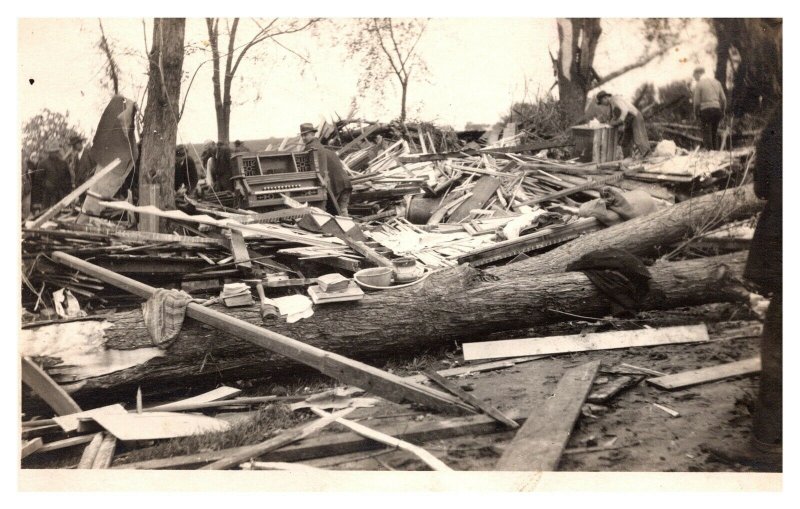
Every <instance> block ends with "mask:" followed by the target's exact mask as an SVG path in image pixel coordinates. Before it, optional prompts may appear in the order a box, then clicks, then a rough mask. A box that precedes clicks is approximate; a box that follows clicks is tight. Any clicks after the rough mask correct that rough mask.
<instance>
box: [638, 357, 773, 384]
mask: <svg viewBox="0 0 800 509" xmlns="http://www.w3.org/2000/svg"><path fill="white" fill-rule="evenodd" d="M759 371H761V358H760V357H753V358H751V359H745V360H743V361H737V362H730V363H727V364H720V365H718V366H711V367H708V368H701V369H695V370H692V371H684V372H683V373H677V374H675V375H667V376H661V377H658V378H650V379H648V380H647V383H649V384H651V385H655V386H656V387H658V388H659V389H666V390H668V391H673V390H676V389H683V388H684V387H690V386H692V385H697V384H702V383H706V382H716V381H717V380H723V379H725V378H731V377H734V376H742V375H751V374H753V373H758V372H759Z"/></svg>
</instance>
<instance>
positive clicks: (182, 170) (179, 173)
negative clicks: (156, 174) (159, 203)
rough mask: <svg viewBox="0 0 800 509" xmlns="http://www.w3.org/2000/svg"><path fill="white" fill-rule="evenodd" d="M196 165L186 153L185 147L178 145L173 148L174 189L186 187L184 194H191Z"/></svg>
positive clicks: (194, 180)
mask: <svg viewBox="0 0 800 509" xmlns="http://www.w3.org/2000/svg"><path fill="white" fill-rule="evenodd" d="M197 180H198V177H197V167H196V166H195V164H194V161H193V160H192V158H191V157H189V156H188V154H187V153H186V147H185V146H183V145H178V147H177V148H176V149H175V190H176V191H177V190H178V189H180V188H181V186H183V187H185V188H186V194H191V193H192V191H193V190H194V187H195V186H196V185H197Z"/></svg>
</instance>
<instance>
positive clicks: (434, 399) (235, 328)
mask: <svg viewBox="0 0 800 509" xmlns="http://www.w3.org/2000/svg"><path fill="white" fill-rule="evenodd" d="M52 257H53V259H54V260H56V261H58V262H59V263H62V264H64V265H67V266H69V267H71V268H73V269H76V270H80V271H81V272H85V273H87V274H90V275H92V276H94V277H96V278H98V279H100V280H101V281H105V282H106V283H109V284H113V285H114V286H116V287H118V288H121V289H123V290H125V291H127V292H130V293H132V294H134V295H138V296H139V297H142V298H145V299H147V298H150V297H152V296H153V295H154V293H155V288H152V287H150V286H148V285H146V284H144V283H140V282H139V281H135V280H133V279H130V278H128V277H125V276H121V275H119V274H117V273H115V272H113V271H110V270H108V269H104V268H102V267H98V266H97V265H94V264H92V263H89V262H86V261H84V260H81V259H79V258H75V257H74V256H70V255H68V254H65V253H61V252H58V251H56V252H54V253H53V255H52ZM186 316H188V317H190V318H193V319H195V320H197V321H199V322H202V323H204V324H206V325H210V326H212V327H214V328H215V329H217V330H219V331H221V332H222V333H224V334H230V335H232V336H234V337H236V338H238V339H242V340H245V341H248V342H250V343H253V344H255V345H258V346H260V347H262V348H265V349H267V350H269V351H271V352H275V353H277V354H280V355H283V356H286V357H288V358H290V359H293V360H295V361H297V362H300V363H303V364H305V365H307V366H311V367H312V368H314V369H316V370H317V371H319V372H321V373H323V374H325V375H328V376H330V377H332V378H335V379H336V380H339V381H340V382H343V383H347V384H350V385H354V386H357V387H361V388H363V389H364V390H367V391H370V392H372V393H373V394H376V395H378V396H382V397H384V398H386V399H388V400H390V401H395V402H398V403H400V402H403V401H412V402H415V403H419V404H421V405H425V406H429V407H430V408H434V409H438V410H441V411H453V410H455V409H463V410H468V411H471V407H469V405H465V404H464V403H462V402H461V401H460V400H458V399H457V398H454V397H452V396H450V395H449V394H445V393H443V392H440V391H437V390H434V389H430V388H428V387H425V386H423V385H418V384H414V383H411V382H406V381H405V380H403V379H402V378H401V377H399V376H397V375H394V374H391V373H388V372H385V371H382V370H380V369H378V368H375V367H373V366H369V365H367V364H364V363H361V362H358V361H354V360H353V359H350V358H348V357H344V356H343V355H339V354H336V353H333V352H328V351H325V350H323V349H320V348H317V347H314V346H311V345H308V344H306V343H303V342H301V341H297V340H296V339H292V338H290V337H288V336H284V335H282V334H279V333H276V332H273V331H271V330H268V329H265V328H263V327H259V326H257V325H254V324H252V323H248V322H246V321H244V320H241V319H238V318H236V317H233V316H230V315H227V314H225V313H221V312H219V311H216V310H213V309H209V308H207V307H204V306H202V305H200V304H197V303H194V302H190V303H189V304H188V305H187V306H186Z"/></svg>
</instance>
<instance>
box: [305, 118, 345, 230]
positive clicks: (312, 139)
mask: <svg viewBox="0 0 800 509" xmlns="http://www.w3.org/2000/svg"><path fill="white" fill-rule="evenodd" d="M316 132H317V130H316V129H315V128H314V126H313V125H311V124H309V123H305V124H300V138H301V139H302V140H303V143H305V144H306V146H305V148H306V150H316V151H317V152H318V153H319V158H318V159H319V166H320V168H319V172H320V175H322V179H323V180H324V181H325V185H326V186H327V187H328V193H329V194H330V196H331V197H332V198H333V199H334V200H335V201H336V206H338V210H335V209H336V208H337V207H330V208H333V209H334V210H333V211H332V212H334V213H338V214H339V215H342V216H346V215H347V205H348V204H349V203H350V193H352V191H353V186H352V185H351V184H350V176H349V175H348V174H347V170H345V168H344V165H343V164H342V161H341V160H340V159H339V156H337V155H336V153H335V152H333V151H331V150H328V149H327V148H325V146H323V145H322V143H321V142H320V141H319V138H317V137H316V136H315V133H316Z"/></svg>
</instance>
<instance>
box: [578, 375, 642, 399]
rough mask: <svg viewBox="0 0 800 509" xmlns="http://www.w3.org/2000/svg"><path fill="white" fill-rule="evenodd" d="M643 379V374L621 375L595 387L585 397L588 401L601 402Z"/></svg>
mask: <svg viewBox="0 0 800 509" xmlns="http://www.w3.org/2000/svg"><path fill="white" fill-rule="evenodd" d="M643 379H644V375H642V376H638V377H634V376H621V377H619V378H617V379H616V380H614V381H612V382H609V383H607V384H604V385H600V386H598V387H597V388H595V389H594V390H593V391H592V393H591V394H589V397H588V398H586V401H588V402H589V403H597V404H603V403H605V402H607V401H608V400H610V399H611V398H613V397H614V396H616V395H617V394H619V393H620V392H622V391H624V390H625V389H629V388H631V387H633V386H634V385H636V384H638V383H639V382H641V381H642V380H643Z"/></svg>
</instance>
